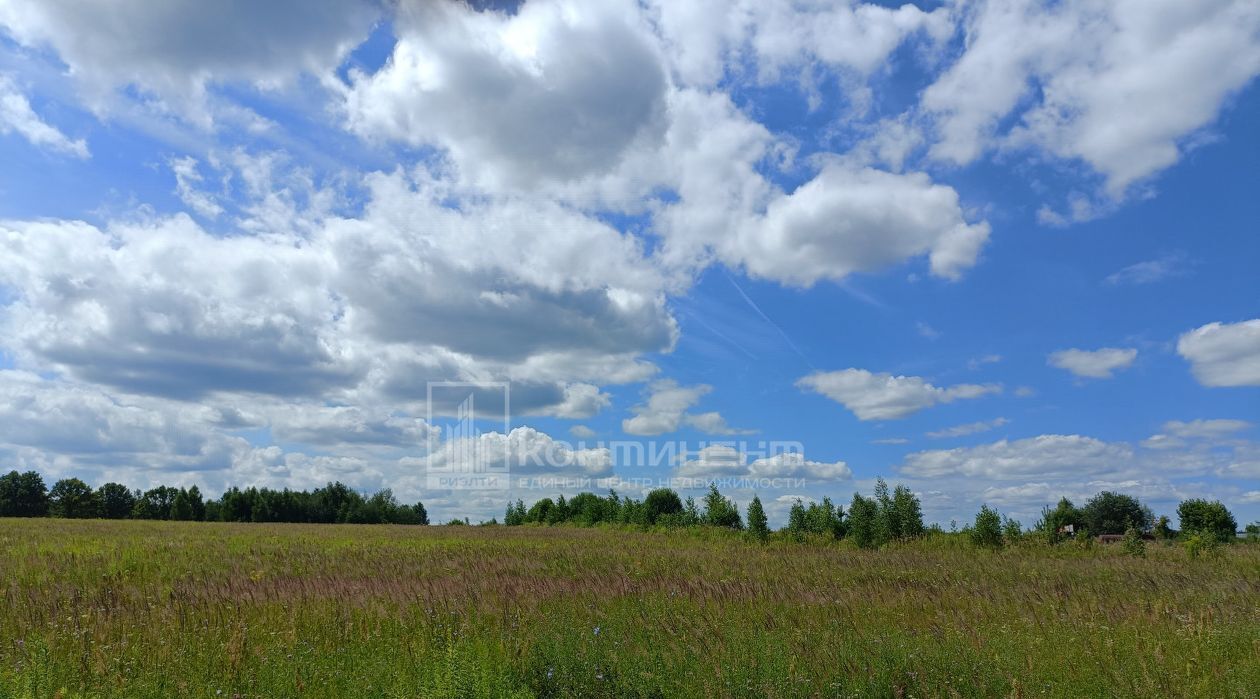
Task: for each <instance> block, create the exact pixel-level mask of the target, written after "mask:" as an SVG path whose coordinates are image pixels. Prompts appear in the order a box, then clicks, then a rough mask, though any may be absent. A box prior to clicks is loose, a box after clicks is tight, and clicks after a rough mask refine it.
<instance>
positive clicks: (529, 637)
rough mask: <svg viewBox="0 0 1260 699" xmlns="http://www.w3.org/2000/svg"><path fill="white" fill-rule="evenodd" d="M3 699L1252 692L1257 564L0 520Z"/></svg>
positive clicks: (722, 538) (948, 548)
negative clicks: (50, 698)
mask: <svg viewBox="0 0 1260 699" xmlns="http://www.w3.org/2000/svg"><path fill="white" fill-rule="evenodd" d="M0 575H2V578H0V580H2V583H0V696H4V697H8V696H14V697H45V696H63V697H74V696H84V697H171V696H181V697H182V696H187V697H233V696H240V697H289V696H309V697H351V696H371V697H411V696H425V697H430V696H432V697H500V696H520V697H532V696H538V697H547V696H560V697H567V696H572V697H578V696H581V697H586V696H610V697H611V696H618V697H620V696H642V697H651V696H771V697H792V696H872V697H875V696H906V697H910V696H1064V697H1068V696H1070V697H1080V696H1098V697H1104V696H1107V697H1110V696H1134V697H1138V696H1141V697H1152V696H1205V697H1208V696H1210V697H1231V696H1232V697H1255V696H1257V693H1258V692H1260V689H1258V688H1260V547H1257V546H1242V545H1239V546H1228V547H1225V548H1224V549H1223V550H1222V551H1221V552H1220V553H1219V554H1218V555H1214V556H1210V557H1200V558H1197V559H1191V558H1190V557H1189V556H1188V554H1187V553H1186V552H1185V551H1184V550H1183V549H1182V548H1180V547H1175V546H1151V547H1149V548H1148V551H1147V556H1146V557H1145V558H1135V557H1131V556H1126V555H1124V553H1123V552H1122V551H1120V550H1119V549H1118V548H1117V547H1095V548H1094V549H1091V550H1083V549H1075V548H1065V547H1061V548H1055V549H1049V548H1043V547H1036V546H1020V547H1013V548H1010V549H1006V550H1002V551H979V550H976V549H974V548H973V547H971V546H970V545H969V544H968V543H967V542H966V541H965V540H963V539H962V537H957V536H949V535H943V536H942V535H937V536H934V537H930V538H927V539H922V540H916V541H912V542H907V543H902V544H896V545H893V546H891V547H888V548H885V549H883V550H880V551H873V552H872V551H860V550H856V549H854V548H852V547H849V546H848V545H846V544H843V543H842V544H826V545H823V544H813V543H806V544H799V543H792V542H786V541H773V542H771V543H769V544H766V545H759V544H756V543H751V542H749V541H748V540H747V539H745V538H742V537H740V536H738V535H728V534H726V533H724V532H713V531H699V532H691V531H679V532H660V533H639V532H633V531H624V530H614V529H601V528H594V529H570V528H565V527H555V528H535V527H512V528H503V527H486V528H480V527H427V528H414V527H401V526H353V525H344V526H343V525H279V524H274V525H248V524H210V523H187V522H136V521H110V522H106V521H58V520H37V521H32V520H0Z"/></svg>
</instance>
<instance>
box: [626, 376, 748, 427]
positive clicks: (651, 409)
mask: <svg viewBox="0 0 1260 699" xmlns="http://www.w3.org/2000/svg"><path fill="white" fill-rule="evenodd" d="M712 390H713V387H712V386H707V385H705V384H698V385H695V386H680V385H678V382H676V381H674V380H673V379H662V380H660V381H655V382H653V383H652V384H651V385H650V386H648V394H647V401H646V402H645V403H642V404H640V405H637V406H635V407H634V408H632V411H633V412H634V415H633V416H632V417H629V418H626V419H625V420H622V421H621V429H622V430H623V431H624V432H625V433H626V434H633V435H640V436H653V435H658V434H665V433H668V432H677V431H678V429H679V428H680V427H682V426H683V425H687V426H689V427H694V428H695V429H697V430H699V431H701V432H704V433H706V434H747V433H748V432H749V431H748V430H741V429H736V428H733V427H731V426H729V425H727V424H726V419H725V418H723V417H722V415H721V414H719V413H717V412H707V413H698V414H694V413H689V412H687V411H688V410H689V409H690V408H692V407H693V406H695V405H696V404H697V403H699V402H700V399H701V398H702V397H704V396H705V395H707V394H708V393H709V392H710V391H712Z"/></svg>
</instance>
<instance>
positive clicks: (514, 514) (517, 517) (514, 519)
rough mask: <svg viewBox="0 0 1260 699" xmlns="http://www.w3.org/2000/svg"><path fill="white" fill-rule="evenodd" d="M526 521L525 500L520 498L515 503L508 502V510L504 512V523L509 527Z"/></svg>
mask: <svg viewBox="0 0 1260 699" xmlns="http://www.w3.org/2000/svg"><path fill="white" fill-rule="evenodd" d="M524 523H525V502H524V501H523V500H520V499H519V498H518V499H517V501H516V502H515V503H511V502H509V503H508V506H507V512H505V513H504V514H503V524H505V525H506V526H509V527H516V526H520V525H522V524H524Z"/></svg>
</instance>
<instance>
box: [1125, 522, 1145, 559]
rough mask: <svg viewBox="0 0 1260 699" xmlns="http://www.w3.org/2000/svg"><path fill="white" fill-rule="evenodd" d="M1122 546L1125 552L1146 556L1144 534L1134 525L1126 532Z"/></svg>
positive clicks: (1140, 556)
mask: <svg viewBox="0 0 1260 699" xmlns="http://www.w3.org/2000/svg"><path fill="white" fill-rule="evenodd" d="M1120 548H1122V549H1123V550H1124V552H1125V553H1127V554H1129V555H1130V556H1134V557H1136V558H1145V557H1146V542H1145V541H1143V540H1142V534H1141V532H1139V531H1138V530H1137V529H1135V528H1134V527H1129V528H1128V529H1126V530H1125V532H1124V539H1122V540H1121V542H1120Z"/></svg>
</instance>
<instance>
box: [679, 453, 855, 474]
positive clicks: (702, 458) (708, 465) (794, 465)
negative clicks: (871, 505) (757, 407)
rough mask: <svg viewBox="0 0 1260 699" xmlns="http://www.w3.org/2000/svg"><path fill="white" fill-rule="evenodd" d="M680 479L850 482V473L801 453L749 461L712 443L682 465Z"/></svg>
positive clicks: (846, 468)
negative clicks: (808, 457) (798, 479)
mask: <svg viewBox="0 0 1260 699" xmlns="http://www.w3.org/2000/svg"><path fill="white" fill-rule="evenodd" d="M675 475H677V476H679V477H682V478H750V479H758V478H766V479H774V478H784V479H787V478H804V479H809V480H815V481H837V480H849V479H850V478H852V477H853V472H852V471H851V470H850V469H849V466H848V465H847V464H845V463H844V462H843V461H836V462H834V463H824V462H819V461H810V460H809V459H806V458H805V455H804V454H803V453H801V452H780V453H778V454H774V455H773V456H767V457H762V458H758V459H752V460H750V459H749V458H748V455H746V454H744V453H743V452H741V451H739V450H738V449H736V448H735V447H733V446H729V445H725V444H712V445H709V446H707V447H705V448H703V449H701V450H700V453H699V454H697V456H696V458H695V459H691V460H688V461H685V462H683V463H682V464H681V465H680V466H679V467H678V469H677V472H676V474H675Z"/></svg>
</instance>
